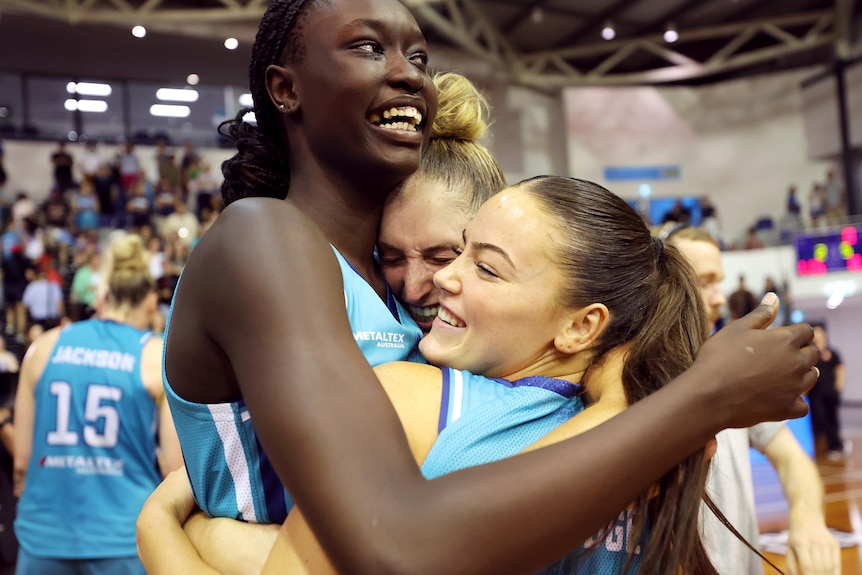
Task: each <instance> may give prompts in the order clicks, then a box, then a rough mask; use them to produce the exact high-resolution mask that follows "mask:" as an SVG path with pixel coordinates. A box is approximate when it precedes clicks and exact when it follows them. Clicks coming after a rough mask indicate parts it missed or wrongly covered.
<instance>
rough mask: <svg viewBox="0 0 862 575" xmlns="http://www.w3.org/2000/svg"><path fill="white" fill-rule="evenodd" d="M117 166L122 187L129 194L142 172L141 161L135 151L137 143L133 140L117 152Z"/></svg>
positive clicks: (127, 141)
mask: <svg viewBox="0 0 862 575" xmlns="http://www.w3.org/2000/svg"><path fill="white" fill-rule="evenodd" d="M117 167H118V169H119V172H120V187H122V188H123V190H124V191H125V192H126V193H127V194H128V193H129V191H130V190H131V189H132V186H134V185H135V182H137V181H138V178H139V177H140V172H141V162H140V161H139V160H138V154H136V153H135V145H134V144H133V143H132V142H131V140H126V142H125V143H124V144H123V151H121V152H120V153H118V154H117Z"/></svg>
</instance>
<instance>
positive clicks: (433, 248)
mask: <svg viewBox="0 0 862 575" xmlns="http://www.w3.org/2000/svg"><path fill="white" fill-rule="evenodd" d="M377 247H378V248H383V249H387V250H392V251H394V252H401V251H403V250H402V249H401V248H396V247H395V246H393V245H391V244H387V243H386V242H380V241H379V242H377ZM447 250H449V251H451V250H452V244H437V245H435V246H428V247H427V248H424V249H423V250H422V253H423V254H430V253H434V252H440V251H447Z"/></svg>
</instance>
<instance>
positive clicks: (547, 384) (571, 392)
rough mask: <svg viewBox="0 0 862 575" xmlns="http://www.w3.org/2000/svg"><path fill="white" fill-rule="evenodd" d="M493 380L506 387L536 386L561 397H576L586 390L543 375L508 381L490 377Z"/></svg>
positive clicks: (579, 385)
mask: <svg viewBox="0 0 862 575" xmlns="http://www.w3.org/2000/svg"><path fill="white" fill-rule="evenodd" d="M491 379H493V380H494V381H496V382H498V383H500V384H502V385H505V386H506V387H525V386H526V387H537V388H539V389H547V390H548V391H553V392H554V393H559V394H560V395H562V396H563V397H568V398H572V397H577V396H580V395H583V394H584V392H585V391H586V390H585V389H584V386H583V385H581V384H575V383H569V382H568V381H565V380H563V379H554V378H552V377H543V376H541V375H531V376H529V377H525V378H523V379H519V380H517V381H509V380H508V379H501V378H498V377H493V378H491Z"/></svg>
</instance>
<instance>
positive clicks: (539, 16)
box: [530, 6, 545, 24]
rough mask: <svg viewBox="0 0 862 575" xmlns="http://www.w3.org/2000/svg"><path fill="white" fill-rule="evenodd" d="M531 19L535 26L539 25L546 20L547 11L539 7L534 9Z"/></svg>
mask: <svg viewBox="0 0 862 575" xmlns="http://www.w3.org/2000/svg"><path fill="white" fill-rule="evenodd" d="M530 19H531V20H532V21H533V23H534V24H539V23H541V22H542V20H544V19H545V11H544V10H542V9H541V8H540V7H539V6H536V7H535V8H533V11H532V12H531V13H530Z"/></svg>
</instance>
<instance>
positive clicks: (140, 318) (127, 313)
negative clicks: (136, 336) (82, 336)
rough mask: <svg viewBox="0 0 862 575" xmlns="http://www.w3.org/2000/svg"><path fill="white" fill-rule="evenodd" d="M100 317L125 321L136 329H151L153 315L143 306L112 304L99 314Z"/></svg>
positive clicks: (118, 321)
mask: <svg viewBox="0 0 862 575" xmlns="http://www.w3.org/2000/svg"><path fill="white" fill-rule="evenodd" d="M99 319H106V320H111V321H115V322H117V323H125V324H128V325H130V326H132V327H134V328H136V329H142V330H143V329H149V327H150V321H151V320H152V315H151V314H150V313H149V312H148V311H147V310H146V309H144V307H143V306H140V305H139V306H135V307H132V306H129V305H120V306H110V307H108V308H107V309H106V310H105V311H103V312H102V313H100V314H99Z"/></svg>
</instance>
